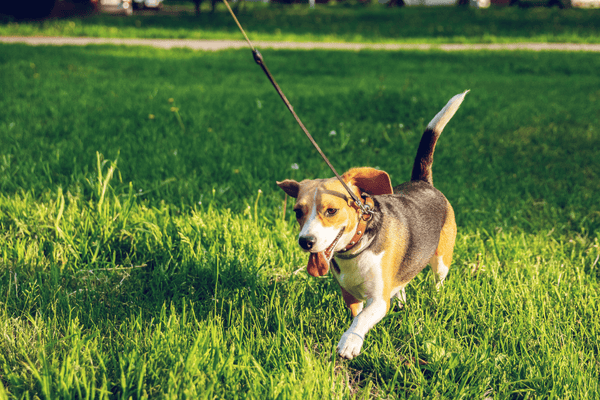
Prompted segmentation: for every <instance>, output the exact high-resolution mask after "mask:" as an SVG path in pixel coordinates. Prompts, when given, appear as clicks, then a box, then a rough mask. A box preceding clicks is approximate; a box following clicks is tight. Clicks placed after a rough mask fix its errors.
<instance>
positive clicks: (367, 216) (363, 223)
mask: <svg viewBox="0 0 600 400" xmlns="http://www.w3.org/2000/svg"><path fill="white" fill-rule="evenodd" d="M361 196H362V197H364V198H365V204H366V205H367V206H368V208H369V209H370V210H373V206H374V205H375V203H374V202H373V199H372V198H371V196H369V195H368V194H366V193H363V194H362V195H361ZM352 207H353V208H355V209H356V211H357V212H358V213H359V214H360V215H359V216H358V226H357V227H356V232H355V233H354V236H352V239H350V243H348V245H347V246H346V247H344V249H343V250H341V251H340V252H346V251H348V250H350V249H351V248H353V247H354V246H356V244H357V243H358V242H359V241H360V239H362V237H363V235H364V234H365V231H366V230H367V225H368V223H369V221H370V220H371V218H372V217H373V214H371V213H363V212H362V210H361V209H360V207H358V206H357V205H356V203H355V202H354V201H353V202H352Z"/></svg>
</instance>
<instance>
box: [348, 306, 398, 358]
mask: <svg viewBox="0 0 600 400" xmlns="http://www.w3.org/2000/svg"><path fill="white" fill-rule="evenodd" d="M389 304H390V303H389V301H385V300H384V299H383V298H374V299H368V300H367V306H366V307H365V308H364V310H362V312H361V313H360V314H358V315H357V316H356V317H354V320H352V325H350V328H348V330H347V331H346V332H344V334H343V335H342V338H341V339H340V342H339V343H338V345H337V352H338V354H339V355H340V356H342V357H344V358H347V359H349V360H351V359H352V358H354V357H356V356H357V355H359V354H360V349H361V348H362V345H363V342H364V339H365V335H366V334H367V332H369V330H370V329H371V328H373V327H374V326H375V324H376V323H378V322H379V321H381V320H382V319H383V317H385V314H387V312H388V310H389V307H390V306H389Z"/></svg>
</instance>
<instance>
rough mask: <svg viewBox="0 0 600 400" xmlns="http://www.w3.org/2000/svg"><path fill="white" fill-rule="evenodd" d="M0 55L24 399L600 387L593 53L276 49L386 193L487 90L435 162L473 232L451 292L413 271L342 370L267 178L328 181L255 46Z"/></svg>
mask: <svg viewBox="0 0 600 400" xmlns="http://www.w3.org/2000/svg"><path fill="white" fill-rule="evenodd" d="M0 47H1V50H2V51H0V85H1V87H2V88H3V89H4V91H3V92H2V96H0V109H2V110H3V112H2V113H1V114H0V143H1V144H2V145H1V146H0V382H1V383H2V385H3V387H4V388H5V391H6V393H7V395H8V397H9V398H24V397H28V396H29V397H30V398H33V397H34V396H38V397H47V398H73V397H78V398H81V397H86V396H88V395H89V397H90V398H91V397H95V398H105V397H106V398H116V397H133V398H144V397H145V396H148V397H153V398H156V397H158V398H162V397H169V396H173V397H185V396H189V397H194V398H195V397H202V396H206V397H211V398H213V397H218V398H235V397H238V398H246V397H248V398H276V397H282V398H351V397H353V396H354V397H358V398H362V397H369V396H371V397H381V398H386V397H387V398H410V397H413V398H415V397H417V398H419V397H436V396H438V397H443V398H479V397H485V396H487V397H498V398H505V397H527V396H529V397H532V398H546V397H553V396H555V397H557V398H586V397H594V396H595V393H597V391H598V389H599V388H598V380H597V377H598V374H599V367H598V363H597V360H596V359H597V354H598V345H597V343H598V332H599V329H598V324H597V323H596V320H595V315H596V314H597V313H598V311H599V310H598V304H600V303H599V299H598V293H599V291H598V277H599V276H600V275H599V274H598V271H599V268H600V265H599V259H600V257H599V255H600V250H599V245H600V233H599V232H600V231H599V229H598V228H599V227H600V210H599V208H598V202H597V201H596V199H597V193H598V192H599V191H600V186H599V182H600V179H598V178H599V176H598V171H600V165H599V164H598V163H599V161H598V160H600V157H599V155H598V149H597V146H595V144H596V143H597V141H598V134H599V131H598V123H599V121H598V113H597V105H598V101H600V82H599V80H598V76H597V71H598V69H599V68H600V65H598V58H597V57H595V56H594V55H589V54H582V53H578V54H569V57H565V55H564V54H553V53H534V54H533V53H527V52H516V53H490V52H469V53H453V54H447V53H442V52H435V51H434V52H398V53H378V52H325V51H313V52H293V51H272V50H267V51H265V52H264V55H265V57H266V59H267V60H268V62H269V67H270V69H271V71H272V72H273V73H274V74H275V75H276V77H277V80H278V81H279V83H280V84H281V86H282V87H283V89H284V90H285V91H286V94H287V95H288V98H289V99H290V100H291V101H292V103H293V105H294V107H295V110H296V111H297V112H298V113H299V115H300V116H301V118H302V119H303V120H304V122H305V123H306V125H307V126H308V127H309V129H310V130H311V132H312V133H313V134H314V136H315V138H317V140H318V141H319V143H320V145H321V147H322V148H323V150H324V151H325V152H326V153H327V154H328V156H329V157H330V158H331V160H332V162H333V163H334V164H335V166H336V168H337V169H338V170H339V171H344V170H345V169H347V168H349V167H352V166H360V165H363V166H364V165H369V166H374V167H379V168H382V169H384V170H386V171H388V172H389V173H390V175H391V177H392V181H393V183H394V184H398V183H400V182H402V181H404V180H405V179H406V178H407V177H408V176H409V172H410V168H411V166H412V161H413V157H414V153H415V150H416V146H417V143H418V140H419V138H420V135H421V132H422V131H423V128H424V127H425V126H426V124H427V122H428V121H429V119H430V118H431V117H433V115H435V113H436V112H437V111H439V108H440V107H441V106H443V104H445V102H446V101H447V100H448V99H449V98H450V97H451V96H452V95H454V94H456V93H459V92H461V91H463V90H465V89H471V92H470V94H469V95H468V97H467V99H466V100H465V103H464V104H463V106H461V109H460V110H459V111H458V113H457V114H456V116H455V118H454V119H453V120H452V121H451V123H450V124H449V125H448V127H447V128H446V130H445V132H444V134H443V135H442V137H441V138H440V141H439V143H438V146H437V149H436V157H435V163H434V167H433V170H434V172H433V174H434V182H435V184H436V186H437V187H438V188H440V189H441V190H442V191H443V192H444V193H445V194H446V196H447V197H448V199H449V200H450V201H451V203H452V204H453V206H454V209H455V211H456V215H457V221H458V226H459V233H458V237H457V244H456V250H455V258H454V262H453V266H452V268H451V271H450V274H449V277H448V279H447V281H446V283H445V286H444V288H443V289H442V290H440V291H439V292H436V291H435V289H434V288H433V285H432V281H433V280H432V276H431V273H430V272H429V269H426V270H425V271H424V272H423V273H422V274H419V275H418V276H417V278H416V279H415V280H414V281H413V282H411V284H410V285H409V286H408V288H407V295H408V304H407V306H406V308H404V309H400V308H398V307H394V308H393V309H392V310H391V312H390V315H389V316H388V317H386V319H385V320H384V321H382V322H381V323H380V324H378V325H377V326H376V327H375V328H374V329H373V330H372V331H371V332H370V333H369V334H368V336H367V340H366V344H365V348H364V351H363V354H362V355H361V356H360V357H358V358H357V359H355V360H352V361H350V362H348V361H344V360H340V359H338V358H337V356H336V355H335V351H334V348H335V345H336V344H337V342H338V340H339V338H340V336H341V334H342V333H343V332H344V330H345V329H346V328H347V326H348V325H349V324H350V317H349V315H348V312H347V311H346V310H345V309H344V307H343V301H342V299H341V296H340V295H339V293H338V289H337V284H336V283H335V282H334V281H333V278H332V277H331V276H327V277H324V278H320V279H315V278H312V277H309V276H308V275H307V274H306V272H305V264H306V254H304V253H302V252H301V251H300V250H299V247H298V246H297V245H296V243H295V237H296V234H297V228H296V226H295V222H294V221H293V213H292V212H291V208H292V204H291V199H288V200H287V204H284V196H283V193H281V192H280V191H279V189H278V188H277V187H276V185H275V181H276V180H282V179H285V178H293V179H298V180H300V179H304V178H316V177H328V176H330V175H331V173H330V172H329V171H328V169H327V167H326V166H325V165H324V164H323V163H322V161H321V160H320V159H319V158H318V156H317V155H315V153H314V150H313V149H312V148H311V146H310V144H309V143H308V142H307V141H306V139H305V138H304V137H303V136H302V133H301V132H300V131H299V129H298V127H297V126H296V125H295V123H294V122H293V120H292V119H291V117H290V116H289V113H288V111H287V110H286V109H285V108H284V107H283V105H282V104H281V103H280V100H279V98H278V97H277V95H276V94H275V93H274V92H273V89H272V87H270V86H269V84H268V82H266V80H265V78H264V76H262V74H261V72H260V70H259V69H258V67H256V65H255V64H254V63H253V61H252V59H251V56H250V54H249V53H248V52H247V51H227V52H221V53H200V52H192V51H189V50H173V51H165V50H155V49H151V48H138V47H133V48H125V47H113V46H89V47H85V48H70V47H65V48H43V47H42V48H31V47H27V46H22V45H3V46H0ZM36 74H38V75H36ZM173 108H176V109H177V115H176V114H175V111H173ZM150 115H152V116H153V118H151V117H150ZM177 116H179V118H178V117H177ZM182 125H183V128H182ZM333 132H334V133H333ZM284 209H285V212H284ZM0 393H1V392H0ZM0 396H1V395H0Z"/></svg>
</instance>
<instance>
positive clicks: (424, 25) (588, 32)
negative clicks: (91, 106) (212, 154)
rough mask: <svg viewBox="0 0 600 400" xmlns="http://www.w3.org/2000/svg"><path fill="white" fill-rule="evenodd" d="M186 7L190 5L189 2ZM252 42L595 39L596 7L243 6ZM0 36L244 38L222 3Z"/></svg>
mask: <svg viewBox="0 0 600 400" xmlns="http://www.w3.org/2000/svg"><path fill="white" fill-rule="evenodd" d="M190 7H191V6H190ZM238 14H239V18H240V21H241V23H242V25H243V26H244V28H245V29H246V30H247V31H248V35H249V36H250V38H251V39H252V40H277V41H319V42H367V43H370V42H385V43H512V42H542V43H545V42H573V43H600V10H596V9H593V10H590V9H566V10H560V9H548V8H530V9H518V8H508V7H506V8H490V9H485V10H477V9H472V8H468V7H467V8H464V7H462V8H459V7H405V8H402V9H387V8H385V7H382V6H371V7H345V6H322V5H319V6H317V8H316V10H310V9H309V8H308V6H307V5H295V6H277V5H269V6H264V5H261V4H246V5H244V8H243V9H241V10H240V11H238ZM0 35H5V36H6V35H8V36H15V35H24V36H91V37H112V38H179V39H229V40H238V39H241V38H242V36H241V34H240V33H239V31H238V29H237V26H236V25H235V23H234V22H233V20H232V19H231V16H230V15H229V14H228V13H227V11H226V9H225V7H224V5H223V4H219V8H218V10H217V12H216V13H215V14H210V13H208V12H204V13H203V14H202V15H201V16H200V17H195V16H194V15H193V13H191V9H190V10H189V12H186V11H184V12H181V13H175V14H171V15H134V16H133V17H123V16H109V15H95V16H89V17H85V18H67V19H53V20H47V21H43V22H10V21H8V20H7V21H4V22H3V23H0Z"/></svg>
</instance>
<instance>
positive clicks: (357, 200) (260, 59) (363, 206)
mask: <svg viewBox="0 0 600 400" xmlns="http://www.w3.org/2000/svg"><path fill="white" fill-rule="evenodd" d="M223 3H225V6H227V9H228V10H229V13H230V14H231V16H232V17H233V19H234V21H235V23H236V24H237V26H238V28H240V31H241V32H242V34H243V35H244V38H246V41H247V42H248V45H249V46H250V48H251V49H252V55H253V56H254V61H255V62H256V63H257V64H258V65H259V66H260V67H261V68H262V70H263V71H264V73H265V74H266V75H267V78H269V81H271V84H272V85H273V87H274V88H275V90H276V91H277V93H278V94H279V97H281V100H283V102H284V103H285V105H286V106H287V108H288V110H290V112H291V113H292V115H293V116H294V118H295V119H296V122H297V123H298V125H300V128H302V130H303V131H304V133H305V134H306V137H308V139H309V140H310V142H311V143H312V144H313V146H315V149H317V151H318V152H319V154H320V155H321V157H322V158H323V160H324V161H325V162H326V163H327V165H328V166H329V168H330V169H331V171H333V173H334V174H335V176H336V177H337V178H338V180H339V181H340V183H341V184H342V186H344V189H346V191H347V192H348V194H349V195H350V197H352V200H353V201H354V203H355V204H356V205H357V206H358V207H359V208H360V210H361V211H362V213H363V214H366V215H371V214H373V213H374V209H373V207H371V206H369V205H366V204H363V202H362V201H360V198H359V197H358V196H357V195H356V194H354V192H352V190H350V188H349V187H348V185H346V182H344V180H343V179H342V177H341V176H340V174H338V173H337V171H336V170H335V168H334V167H333V165H332V164H331V163H330V162H329V159H328V158H327V157H326V156H325V154H324V153H323V151H322V150H321V148H320V147H319V145H318V144H317V142H316V141H315V139H313V137H312V135H311V134H310V133H309V132H308V129H306V127H305V126H304V124H303V123H302V121H300V118H299V117H298V115H297V114H296V112H295V111H294V107H292V105H291V104H290V102H289V101H288V99H287V98H286V97H285V94H283V91H282V90H281V88H280V87H279V85H278V84H277V82H275V78H273V75H271V73H270V72H269V69H268V68H267V65H266V64H265V60H264V59H263V56H262V54H260V52H259V51H258V50H257V49H255V48H254V46H253V45H252V42H251V41H250V39H248V35H246V32H245V31H244V28H242V25H241V24H240V22H239V21H238V19H237V17H236V16H235V14H234V12H233V10H232V9H231V7H230V6H229V3H228V2H227V0H223Z"/></svg>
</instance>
